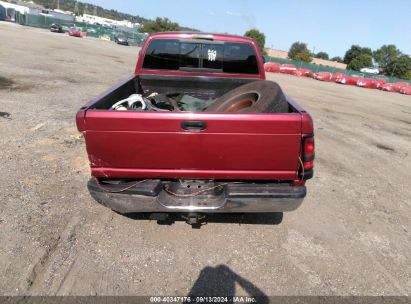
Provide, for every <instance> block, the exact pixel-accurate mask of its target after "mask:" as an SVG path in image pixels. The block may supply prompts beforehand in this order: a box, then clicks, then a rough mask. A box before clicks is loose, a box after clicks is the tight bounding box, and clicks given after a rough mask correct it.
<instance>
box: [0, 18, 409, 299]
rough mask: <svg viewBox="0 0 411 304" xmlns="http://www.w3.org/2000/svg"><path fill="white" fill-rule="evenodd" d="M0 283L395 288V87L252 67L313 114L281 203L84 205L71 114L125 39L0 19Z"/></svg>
mask: <svg viewBox="0 0 411 304" xmlns="http://www.w3.org/2000/svg"><path fill="white" fill-rule="evenodd" d="M0 41H2V43H1V44H0V58H1V60H0V134H1V135H0V144H1V149H0V161H1V162H0V163H1V174H0V202H1V209H0V243H1V246H0V277H1V278H3V279H1V280H0V293H1V294H3V295H180V296H183V295H187V294H190V292H191V293H197V292H198V291H206V292H205V293H206V294H208V295H209V294H210V291H211V293H213V294H219V293H235V294H237V295H238V294H241V295H245V294H250V295H262V294H265V295H409V294H410V293H411V288H410V286H411V260H410V252H411V246H410V230H411V225H410V218H411V214H410V210H411V206H410V197H411V187H410V180H411V161H410V155H409V153H410V152H411V97H410V96H404V95H400V94H394V93H386V92H381V91H377V90H367V89H361V88H357V87H348V86H342V85H337V84H333V83H322V82H319V81H315V80H312V79H303V78H297V77H292V76H287V75H277V74H272V75H268V78H269V79H272V80H275V81H277V82H278V83H279V84H280V85H281V86H282V87H283V89H284V90H285V91H286V92H287V93H288V94H289V95H291V96H292V97H294V98H295V99H296V100H298V101H299V102H300V103H301V104H302V105H303V106H304V107H305V108H306V109H307V110H308V111H309V112H310V113H311V114H312V116H313V118H314V120H315V127H316V143H317V150H316V155H317V159H316V165H315V177H314V178H313V179H312V180H310V181H309V182H308V190H309V193H308V196H307V198H306V200H305V201H304V203H303V205H302V207H300V208H299V209H298V210H297V211H294V212H291V213H286V214H285V215H284V218H283V220H282V222H281V223H279V221H278V219H275V218H273V217H271V216H269V215H265V216H262V215H260V216H252V217H250V216H246V217H244V218H242V217H238V216H222V217H214V218H212V219H211V220H210V222H209V223H208V224H207V225H204V226H202V227H201V229H191V227H190V226H189V225H186V224H185V223H184V222H182V221H176V222H175V223H174V224H172V225H159V224H158V223H157V222H156V221H149V220H146V219H142V218H139V217H134V218H132V217H125V216H121V215H119V214H116V213H114V212H112V211H111V210H109V209H107V208H105V207H103V206H100V205H99V204H97V203H95V202H94V201H93V199H92V198H91V197H90V196H89V194H88V192H87V189H86V181H87V179H88V177H89V168H88V161H87V155H86V151H85V147H84V141H83V140H82V138H80V137H79V134H78V133H77V130H76V127H75V120H74V116H75V113H76V111H77V110H78V109H79V108H80V106H81V105H83V104H84V103H85V102H86V101H87V100H88V99H90V98H91V97H92V96H94V95H96V94H98V93H100V92H101V91H103V90H105V89H107V88H108V87H109V86H110V85H112V84H114V83H115V82H116V81H118V80H119V79H121V78H123V77H125V76H127V75H129V74H131V73H132V72H133V69H134V65H135V61H136V58H137V52H138V49H137V48H136V47H124V46H118V45H115V44H114V43H111V42H106V41H100V40H97V39H91V38H85V39H80V38H73V37H68V36H67V35H63V34H53V33H50V32H48V31H46V30H40V29H33V28H26V27H20V26H16V25H13V24H7V23H0Z"/></svg>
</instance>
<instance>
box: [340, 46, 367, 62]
mask: <svg viewBox="0 0 411 304" xmlns="http://www.w3.org/2000/svg"><path fill="white" fill-rule="evenodd" d="M362 54H365V55H369V56H371V57H372V51H371V49H370V48H366V47H361V46H359V45H352V46H351V48H350V49H349V50H348V51H347V52H346V53H345V55H344V63H346V64H348V65H349V64H350V63H351V61H352V60H353V59H354V58H356V57H358V56H360V55H362Z"/></svg>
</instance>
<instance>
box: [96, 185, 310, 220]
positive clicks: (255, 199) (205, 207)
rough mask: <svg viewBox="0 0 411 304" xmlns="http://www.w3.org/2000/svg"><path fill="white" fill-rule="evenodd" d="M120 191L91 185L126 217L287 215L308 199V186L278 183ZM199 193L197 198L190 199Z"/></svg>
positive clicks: (103, 201)
mask: <svg viewBox="0 0 411 304" xmlns="http://www.w3.org/2000/svg"><path fill="white" fill-rule="evenodd" d="M213 185H214V186H213ZM215 185H217V186H215ZM116 187H117V188H116ZM119 187H120V186H110V189H107V188H102V187H101V185H99V184H97V183H96V181H95V180H94V179H90V181H89V182H88V189H89V191H90V194H91V196H92V197H93V198H94V199H95V200H96V201H97V202H99V203H100V204H102V205H104V206H107V207H109V208H111V209H112V210H115V211H117V212H119V213H123V214H126V213H135V212H148V213H151V212H181V213H184V212H201V213H253V212H254V213H259V212H285V211H292V210H295V209H297V208H298V207H299V206H300V205H301V203H302V201H303V199H304V197H305V196H306V187H305V186H299V187H293V186H291V185H289V184H277V183H227V184H223V185H221V186H219V185H218V184H214V182H204V181H191V182H190V183H183V184H182V183H181V182H175V183H163V182H162V181H160V180H147V181H146V182H144V183H142V184H139V185H136V186H135V187H133V188H131V189H128V190H126V191H123V192H118V193H117V192H116V193H114V192H113V191H117V190H118V188H119ZM122 187H123V188H124V186H122ZM116 189H117V190H116ZM193 189H195V190H193ZM201 189H206V190H207V189H212V190H210V191H204V190H201ZM110 191H111V192H110ZM199 191H200V192H199ZM201 191H204V192H201ZM197 192H199V193H198V194H197V195H193V196H191V195H189V193H197Z"/></svg>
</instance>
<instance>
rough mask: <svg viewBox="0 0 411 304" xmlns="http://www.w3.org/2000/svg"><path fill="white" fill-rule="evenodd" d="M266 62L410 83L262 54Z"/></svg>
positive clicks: (315, 70) (395, 78)
mask: <svg viewBox="0 0 411 304" xmlns="http://www.w3.org/2000/svg"><path fill="white" fill-rule="evenodd" d="M264 57H265V61H266V62H270V61H271V62H277V63H280V64H294V65H295V66H296V67H297V69H300V68H304V69H310V70H311V71H313V72H314V73H317V72H330V73H336V72H340V73H343V74H346V75H352V76H354V75H355V76H361V77H366V78H377V79H384V80H386V81H387V82H408V83H410V84H411V81H409V80H404V79H401V78H397V77H389V76H385V75H373V74H365V73H361V72H359V71H354V70H345V69H339V68H335V67H330V66H327V65H322V64H313V63H309V62H304V61H298V60H292V59H284V58H276V57H270V56H264Z"/></svg>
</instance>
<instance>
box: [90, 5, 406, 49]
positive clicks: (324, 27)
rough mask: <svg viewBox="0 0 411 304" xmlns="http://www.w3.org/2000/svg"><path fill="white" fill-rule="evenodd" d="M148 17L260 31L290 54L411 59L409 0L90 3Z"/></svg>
mask: <svg viewBox="0 0 411 304" xmlns="http://www.w3.org/2000/svg"><path fill="white" fill-rule="evenodd" d="M86 1H87V2H89V3H94V4H98V5H100V6H103V7H105V8H109V9H116V10H118V11H121V12H125V13H130V14H136V15H140V16H142V17H146V18H155V17H157V16H159V17H168V18H170V19H171V20H172V21H175V22H178V23H179V24H180V25H183V26H187V27H192V28H197V29H199V30H202V31H207V32H218V33H230V34H237V35H243V34H244V32H245V31H247V30H248V29H250V28H253V27H254V28H257V29H259V30H260V31H262V32H264V33H265V35H266V47H273V48H275V49H279V50H288V49H289V47H290V45H291V44H292V43H293V42H295V41H302V42H306V43H307V44H308V48H309V49H310V50H312V51H313V50H314V51H315V52H316V53H317V52H319V51H325V52H327V53H328V54H329V55H330V56H343V55H344V53H345V51H346V50H347V49H348V48H349V47H350V46H351V45H352V44H359V45H361V46H367V47H370V48H372V49H373V50H375V49H377V48H379V47H380V46H381V45H383V44H395V45H397V47H398V48H399V49H400V50H401V51H402V52H403V53H407V54H411V1H409V0H392V1H386V0H357V1H355V0H340V1H337V0H328V1H325V0H311V1H308V0H306V1H304V0H282V1H276V0H273V1H268V0H267V1H264V0H261V1H258V0H255V1H251V0H202V1H196V0H173V1H165V0H149V1H147V0H144V1H141V0H140V1H131V0H86Z"/></svg>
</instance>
